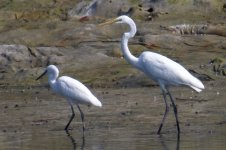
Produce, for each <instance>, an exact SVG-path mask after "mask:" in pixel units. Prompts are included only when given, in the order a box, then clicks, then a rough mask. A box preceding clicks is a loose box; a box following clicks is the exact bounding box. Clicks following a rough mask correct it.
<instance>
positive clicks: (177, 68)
mask: <svg viewBox="0 0 226 150" xmlns="http://www.w3.org/2000/svg"><path fill="white" fill-rule="evenodd" d="M113 23H126V24H128V25H129V27H130V31H129V32H126V33H124V34H123V35H122V40H121V49H122V53H123V56H124V58H125V59H126V60H127V62H128V63H130V64H131V65H132V66H134V67H135V68H137V69H139V70H140V71H142V72H144V73H145V74H146V75H147V76H148V77H150V78H151V79H152V80H154V81H155V82H157V83H158V85H159V86H160V88H161V90H162V93H163V99H164V102H165V106H166V107H165V113H164V116H163V119H162V121H161V124H160V126H159V129H158V132H157V134H160V132H161V129H162V126H163V123H164V121H165V118H166V116H167V113H168V111H169V106H168V103H167V95H168V96H169V98H170V100H171V102H172V105H173V108H174V115H175V118H176V124H177V131H178V135H179V134H180V127H179V121H178V117H177V107H176V105H175V103H174V99H173V97H172V95H171V94H170V91H169V87H170V86H180V85H185V86H189V87H191V88H192V89H194V90H195V91H197V92H201V91H202V90H203V89H204V85H203V84H202V82H201V81H200V80H198V79H197V78H195V77H194V76H192V75H191V74H190V73H189V72H188V71H187V70H186V69H185V68H184V67H183V66H181V65H180V64H178V63H176V62H175V61H173V60H171V59H169V58H167V57H165V56H163V55H160V54H157V53H154V52H143V53H142V54H141V55H140V56H139V57H138V58H137V57H135V56H133V55H132V54H131V52H130V51H129V48H128V40H129V39H130V38H132V37H134V36H135V34H136V31H137V29H136V24H135V23H134V21H133V20H132V19H131V18H129V17H128V16H125V15H123V16H119V17H117V18H115V19H111V20H108V21H106V22H104V23H101V24H99V26H104V25H107V24H113Z"/></svg>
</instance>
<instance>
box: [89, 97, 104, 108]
mask: <svg viewBox="0 0 226 150" xmlns="http://www.w3.org/2000/svg"><path fill="white" fill-rule="evenodd" d="M91 103H92V104H93V105H94V106H98V107H102V104H101V102H100V101H99V100H98V99H97V98H95V99H93V100H92V102H91Z"/></svg>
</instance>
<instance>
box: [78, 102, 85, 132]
mask: <svg viewBox="0 0 226 150" xmlns="http://www.w3.org/2000/svg"><path fill="white" fill-rule="evenodd" d="M77 107H78V110H79V111H80V114H81V119H82V125H83V128H82V129H83V136H84V131H85V123H84V114H83V112H82V110H81V108H80V107H79V105H78V104H77Z"/></svg>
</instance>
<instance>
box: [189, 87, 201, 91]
mask: <svg viewBox="0 0 226 150" xmlns="http://www.w3.org/2000/svg"><path fill="white" fill-rule="evenodd" d="M191 88H193V89H194V90H195V91H196V92H201V91H202V90H203V89H199V88H197V87H194V86H191Z"/></svg>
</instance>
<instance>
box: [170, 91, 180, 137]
mask: <svg viewBox="0 0 226 150" xmlns="http://www.w3.org/2000/svg"><path fill="white" fill-rule="evenodd" d="M168 94H169V97H170V100H171V102H172V105H173V111H174V115H175V118H176V123H177V131H178V134H180V126H179V121H178V117H177V106H176V105H175V103H174V99H173V97H172V95H171V94H170V92H169V90H168Z"/></svg>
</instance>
